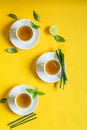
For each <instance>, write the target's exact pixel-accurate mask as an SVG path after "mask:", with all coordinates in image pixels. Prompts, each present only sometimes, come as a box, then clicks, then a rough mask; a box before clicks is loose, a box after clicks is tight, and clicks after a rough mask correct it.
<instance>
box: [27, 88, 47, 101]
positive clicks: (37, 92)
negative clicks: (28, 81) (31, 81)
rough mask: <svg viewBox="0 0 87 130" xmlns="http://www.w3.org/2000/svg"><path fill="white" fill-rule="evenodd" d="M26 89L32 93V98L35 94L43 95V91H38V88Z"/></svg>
mask: <svg viewBox="0 0 87 130" xmlns="http://www.w3.org/2000/svg"><path fill="white" fill-rule="evenodd" d="M26 91H27V92H28V93H30V94H32V97H33V99H34V98H35V97H36V96H37V95H45V93H43V92H41V91H38V88H36V89H26Z"/></svg>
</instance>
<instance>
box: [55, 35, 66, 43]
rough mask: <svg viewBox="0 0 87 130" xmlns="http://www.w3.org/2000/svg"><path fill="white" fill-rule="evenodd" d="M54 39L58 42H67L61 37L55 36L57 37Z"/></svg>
mask: <svg viewBox="0 0 87 130" xmlns="http://www.w3.org/2000/svg"><path fill="white" fill-rule="evenodd" d="M54 39H55V40H56V41H58V42H64V41H65V39H64V38H63V37H61V36H59V35H55V36H54Z"/></svg>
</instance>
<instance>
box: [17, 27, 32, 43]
mask: <svg viewBox="0 0 87 130" xmlns="http://www.w3.org/2000/svg"><path fill="white" fill-rule="evenodd" d="M23 26H27V27H29V28H30V29H31V30H32V33H33V29H32V28H31V27H30V26H29V25H20V26H19V27H18V28H16V31H15V35H16V38H17V39H18V40H19V41H21V42H24V43H27V42H29V41H30V40H31V39H32V38H33V34H32V37H31V38H30V39H29V40H26V41H24V40H22V39H20V38H19V36H18V30H19V29H20V28H21V27H23Z"/></svg>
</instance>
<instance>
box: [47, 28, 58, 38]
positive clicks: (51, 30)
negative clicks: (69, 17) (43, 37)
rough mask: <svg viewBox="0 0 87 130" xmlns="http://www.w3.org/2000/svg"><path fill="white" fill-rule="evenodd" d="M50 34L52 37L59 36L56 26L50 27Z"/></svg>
mask: <svg viewBox="0 0 87 130" xmlns="http://www.w3.org/2000/svg"><path fill="white" fill-rule="evenodd" d="M49 32H50V34H51V35H53V36H55V35H57V34H58V28H57V27H56V26H50V28H49Z"/></svg>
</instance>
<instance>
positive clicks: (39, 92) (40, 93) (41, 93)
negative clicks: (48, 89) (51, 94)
mask: <svg viewBox="0 0 87 130" xmlns="http://www.w3.org/2000/svg"><path fill="white" fill-rule="evenodd" d="M37 94H38V95H45V93H43V92H41V91H38V92H37Z"/></svg>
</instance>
